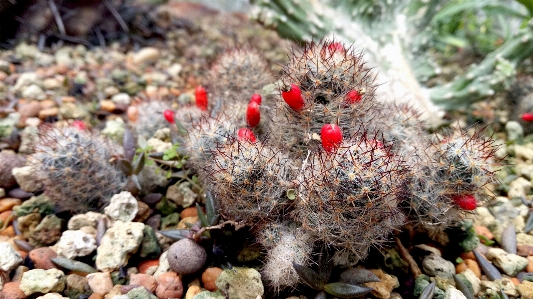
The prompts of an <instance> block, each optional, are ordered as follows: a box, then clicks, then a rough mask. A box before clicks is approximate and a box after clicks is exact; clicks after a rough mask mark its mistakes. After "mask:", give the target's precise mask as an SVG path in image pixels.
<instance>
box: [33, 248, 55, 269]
mask: <svg viewBox="0 0 533 299" xmlns="http://www.w3.org/2000/svg"><path fill="white" fill-rule="evenodd" d="M29 255H30V259H31V260H32V262H33V264H34V265H35V268H36V269H43V270H48V269H59V267H57V266H56V265H55V264H54V263H52V261H51V260H50V259H51V258H54V257H57V253H56V252H55V251H53V250H52V249H51V248H49V247H39V248H35V249H33V250H32V251H30V252H29Z"/></svg>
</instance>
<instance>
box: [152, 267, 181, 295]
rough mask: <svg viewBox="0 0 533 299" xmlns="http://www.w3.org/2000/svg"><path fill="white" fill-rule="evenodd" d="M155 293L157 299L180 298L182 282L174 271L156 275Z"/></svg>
mask: <svg viewBox="0 0 533 299" xmlns="http://www.w3.org/2000/svg"><path fill="white" fill-rule="evenodd" d="M157 283H158V285H157V288H156V290H155V295H156V296H157V298H159V299H166V298H181V296H183V284H182V282H181V279H180V277H179V275H178V274H176V272H165V273H163V274H161V275H159V277H157Z"/></svg>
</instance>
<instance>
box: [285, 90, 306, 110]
mask: <svg viewBox="0 0 533 299" xmlns="http://www.w3.org/2000/svg"><path fill="white" fill-rule="evenodd" d="M281 96H282V97H283V100H284V101H285V103H287V105H289V107H291V108H292V109H293V110H296V111H300V110H302V109H303V108H304V105H305V102H304V98H302V92H301V91H300V87H299V86H298V85H296V84H291V85H285V86H283V88H282V89H281Z"/></svg>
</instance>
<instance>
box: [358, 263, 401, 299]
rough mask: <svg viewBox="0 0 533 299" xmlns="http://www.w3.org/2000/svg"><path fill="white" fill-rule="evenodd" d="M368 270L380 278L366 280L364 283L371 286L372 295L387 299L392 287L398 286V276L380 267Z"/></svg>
mask: <svg viewBox="0 0 533 299" xmlns="http://www.w3.org/2000/svg"><path fill="white" fill-rule="evenodd" d="M370 271H371V272H372V273H374V274H376V276H377V277H378V278H379V279H380V280H381V281H379V282H367V283H365V284H364V285H365V286H367V287H369V288H373V289H374V290H372V293H371V294H372V295H374V296H375V297H376V298H379V299H388V298H390V294H391V292H392V290H393V289H395V288H397V287H399V286H400V282H399V281H398V278H396V276H393V275H389V274H387V273H385V272H383V271H382V270H380V269H377V270H376V269H370Z"/></svg>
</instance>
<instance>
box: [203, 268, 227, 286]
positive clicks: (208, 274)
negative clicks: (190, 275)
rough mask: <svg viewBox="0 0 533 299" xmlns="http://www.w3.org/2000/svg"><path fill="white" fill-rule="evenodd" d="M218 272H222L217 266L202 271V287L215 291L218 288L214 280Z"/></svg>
mask: <svg viewBox="0 0 533 299" xmlns="http://www.w3.org/2000/svg"><path fill="white" fill-rule="evenodd" d="M220 273H222V269H220V268H218V267H213V268H207V269H205V271H204V273H202V283H203V284H204V288H205V289H207V290H208V291H211V292H214V291H216V290H217V289H218V288H217V286H216V284H215V281H216V280H217V278H218V276H219V275H220Z"/></svg>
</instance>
